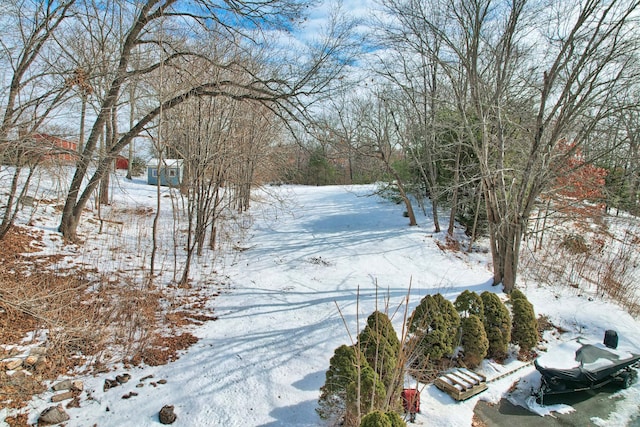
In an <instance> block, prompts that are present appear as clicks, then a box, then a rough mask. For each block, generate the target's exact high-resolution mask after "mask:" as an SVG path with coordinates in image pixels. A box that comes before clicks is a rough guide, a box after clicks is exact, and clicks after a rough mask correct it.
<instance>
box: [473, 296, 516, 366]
mask: <svg viewBox="0 0 640 427" xmlns="http://www.w3.org/2000/svg"><path fill="white" fill-rule="evenodd" d="M480 297H481V298H482V304H483V307H484V330H485V332H486V334H487V338H488V339H489V350H488V352H487V356H489V357H494V358H497V359H502V358H504V357H506V355H507V347H508V345H509V342H510V341H511V317H510V316H509V310H508V309H507V307H505V305H504V304H503V303H502V301H501V300H500V297H498V295H496V294H494V293H493V292H488V291H485V292H483V293H482V294H481V295H480Z"/></svg>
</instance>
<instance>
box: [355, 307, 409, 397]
mask: <svg viewBox="0 0 640 427" xmlns="http://www.w3.org/2000/svg"><path fill="white" fill-rule="evenodd" d="M358 341H359V342H360V351H362V353H363V354H364V355H365V356H366V358H367V362H369V365H370V366H371V367H372V368H373V369H374V371H375V372H376V374H378V377H379V378H380V380H381V381H382V383H383V384H384V385H385V387H387V389H389V387H390V386H391V385H392V384H393V383H394V382H395V383H397V384H398V386H400V385H401V382H400V381H398V378H402V372H398V357H399V352H400V340H399V339H398V335H397V334H396V331H395V329H393V325H392V324H391V320H389V317H387V315H386V314H384V313H381V312H379V311H375V312H373V313H372V314H371V315H370V316H369V318H368V319H367V326H365V328H364V329H363V330H362V332H361V333H360V335H359V336H358Z"/></svg>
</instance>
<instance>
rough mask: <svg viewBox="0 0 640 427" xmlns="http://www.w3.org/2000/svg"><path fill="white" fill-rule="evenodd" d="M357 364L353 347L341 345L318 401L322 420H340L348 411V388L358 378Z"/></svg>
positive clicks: (326, 376)
mask: <svg viewBox="0 0 640 427" xmlns="http://www.w3.org/2000/svg"><path fill="white" fill-rule="evenodd" d="M357 364H358V362H357V359H356V352H355V350H354V348H353V347H350V346H347V345H341V346H340V347H338V348H337V349H336V350H335V351H334V353H333V357H331V360H330V361H329V370H327V373H326V374H325V383H324V385H323V386H322V387H321V388H320V398H319V399H318V409H317V412H318V415H320V417H321V418H322V419H331V420H333V419H339V418H340V417H341V416H342V415H343V414H344V412H345V411H346V409H347V388H348V387H349V384H350V383H351V382H353V381H355V380H356V379H357V378H358V368H357Z"/></svg>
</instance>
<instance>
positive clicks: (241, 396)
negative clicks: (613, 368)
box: [0, 180, 640, 427]
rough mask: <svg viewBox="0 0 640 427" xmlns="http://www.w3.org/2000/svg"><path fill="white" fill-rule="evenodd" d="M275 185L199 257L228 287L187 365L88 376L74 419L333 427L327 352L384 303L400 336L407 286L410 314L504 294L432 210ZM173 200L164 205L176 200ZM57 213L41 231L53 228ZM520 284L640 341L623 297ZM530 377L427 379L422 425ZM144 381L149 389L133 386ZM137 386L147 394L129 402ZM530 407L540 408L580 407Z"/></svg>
mask: <svg viewBox="0 0 640 427" xmlns="http://www.w3.org/2000/svg"><path fill="white" fill-rule="evenodd" d="M267 190H268V191H266V192H261V193H260V197H259V199H258V200H259V201H256V202H254V204H253V208H252V210H251V212H250V215H248V216H247V217H245V218H244V219H243V221H244V225H246V226H248V228H247V229H246V230H245V232H244V233H242V236H241V235H240V233H238V234H237V236H236V237H237V241H235V242H234V244H233V246H235V250H233V249H232V248H231V247H230V248H229V250H228V252H227V253H226V254H225V256H218V257H217V258H216V259H215V260H211V259H207V260H200V261H199V265H198V267H197V268H195V269H194V271H195V275H194V276H193V277H194V283H196V284H198V283H200V284H205V283H206V284H211V283H215V284H216V286H211V292H212V293H214V292H215V293H218V292H220V291H221V290H222V292H221V293H220V295H219V296H217V297H215V298H213V299H211V300H210V302H209V308H210V309H211V310H212V314H213V315H215V316H218V320H217V321H210V322H206V323H204V324H203V325H201V326H198V327H195V329H194V330H193V333H194V335H196V336H197V337H198V338H199V341H198V343H197V344H195V345H194V346H193V347H191V348H190V349H188V350H187V351H186V352H184V353H183V354H181V356H180V358H179V359H178V360H177V361H175V362H173V363H170V364H168V365H164V366H157V367H143V368H133V369H129V370H126V372H129V373H130V374H131V376H132V379H131V381H129V382H128V383H126V384H124V385H122V386H120V387H117V388H114V389H109V390H106V391H104V390H103V384H104V382H105V379H106V378H112V377H113V376H114V375H115V373H120V372H125V370H124V369H123V368H119V369H117V370H115V371H112V372H110V373H105V374H101V375H98V376H87V377H85V378H81V379H83V380H84V381H85V393H83V395H82V400H81V404H80V408H71V409H68V410H67V412H68V413H69V415H70V416H71V420H70V421H69V422H68V423H67V425H68V426H89V425H97V426H100V427H106V426H152V425H158V424H159V421H158V412H159V410H160V408H162V407H163V406H164V405H173V406H174V408H175V412H176V414H177V417H178V418H177V422H176V424H175V425H182V426H227V427H234V426H242V427H245V426H264V427H266V426H272V427H275V426H322V425H323V423H322V421H321V420H320V419H319V418H318V416H317V415H316V413H315V407H316V402H317V398H318V395H319V388H320V386H322V384H323V383H324V375H325V371H326V370H327V368H328V366H329V359H330V358H331V356H332V355H333V351H334V349H335V348H336V347H338V346H339V345H341V344H345V343H347V344H348V343H350V337H355V335H356V334H357V332H358V329H359V325H360V326H361V325H362V324H363V323H364V321H365V320H366V317H367V316H368V315H369V314H370V313H371V312H372V311H373V310H376V309H379V310H384V309H385V307H388V310H389V312H390V313H391V314H392V315H393V314H394V313H395V315H393V322H394V324H395V325H396V327H397V330H398V331H400V328H401V325H402V314H403V310H404V307H403V302H404V300H405V297H406V296H407V295H408V294H409V295H410V305H409V309H413V307H414V306H415V305H417V304H418V302H419V301H420V299H421V298H422V297H423V296H424V295H426V294H429V293H436V292H440V293H442V294H443V295H444V296H445V297H446V298H449V299H451V300H453V299H455V297H456V296H457V295H458V294H459V293H460V292H462V291H463V290H465V289H469V290H472V291H475V292H478V293H481V292H483V291H485V290H490V291H494V292H498V293H500V292H499V289H497V288H495V287H492V286H491V285H490V283H491V272H490V269H489V266H488V262H490V256H489V254H488V253H486V252H484V253H483V252H481V251H476V252H473V253H471V254H464V253H460V252H452V251H448V252H445V251H443V250H441V249H440V248H439V247H438V245H437V244H436V242H437V241H438V240H441V239H443V235H441V234H440V235H437V234H434V233H433V224H431V223H430V222H429V219H428V218H425V217H422V218H419V222H420V226H418V227H409V226H408V221H407V219H406V218H404V217H403V215H402V213H403V208H402V206H401V205H396V204H393V203H391V202H389V201H387V200H385V199H382V198H380V197H379V196H375V195H372V194H373V192H374V190H375V187H373V186H354V187H338V186H335V187H301V186H281V187H269V188H268V189H267ZM114 191H115V192H116V194H115V195H114V199H115V200H116V201H117V203H116V205H118V206H119V208H120V209H122V208H123V206H125V205H128V206H131V207H132V208H135V207H141V206H151V207H152V206H154V205H155V188H154V187H152V186H148V185H146V184H145V183H144V182H142V181H141V180H136V181H133V182H128V181H122V182H120V183H119V184H118V186H115V187H114ZM274 196H277V197H278V199H279V200H280V201H279V202H276V201H274V200H275V199H274ZM168 205H169V203H168V202H163V206H165V209H168V208H169V206H168ZM168 217H169V218H170V214H169V215H168ZM57 220H59V218H53V219H51V220H50V221H52V222H50V223H48V224H46V223H42V227H43V228H44V229H48V230H50V231H53V230H55V226H56V225H57V224H56V223H55V221H57ZM127 224H128V223H127ZM127 224H125V226H123V227H122V228H121V229H120V230H119V231H118V232H117V233H116V232H114V234H117V235H118V236H116V237H114V236H112V237H111V239H118V242H117V243H118V245H119V247H121V248H123V247H125V246H126V245H130V246H131V248H133V247H135V249H128V250H131V251H133V252H134V256H133V257H132V258H133V260H132V261H131V263H132V265H131V268H132V270H133V269H134V268H135V263H136V262H138V261H140V260H142V261H144V260H145V259H146V257H147V256H148V253H149V251H148V250H146V249H144V250H143V249H141V248H140V247H139V246H140V245H141V244H148V239H145V238H144V237H142V238H141V237H139V236H138V235H139V229H138V230H137V231H136V233H138V235H136V236H134V235H131V236H128V235H127V233H128V231H127ZM107 234H108V233H107ZM167 234H169V233H167ZM101 236H102V235H101ZM102 238H103V237H100V236H97V237H95V240H94V239H93V237H92V240H91V241H88V242H87V243H86V244H85V246H86V247H85V248H77V249H76V251H82V256H78V253H75V254H71V256H70V257H69V258H68V259H67V260H66V261H62V262H68V263H72V262H74V261H73V260H74V259H75V262H77V261H78V260H79V259H80V260H82V261H83V262H85V263H88V264H95V265H96V266H97V267H98V268H99V269H101V270H102V269H104V270H105V271H108V270H109V268H113V266H110V265H109V261H108V260H105V259H104V258H103V259H101V260H93V259H91V256H92V255H91V253H96V251H93V252H92V250H90V249H91V247H94V248H95V247H100V246H101V245H104V243H103V242H102V243H101V241H100V239H102ZM52 247H53V246H52ZM238 249H241V250H238ZM121 250H122V249H121ZM103 254H104V253H103ZM169 258H170V257H168V256H167V258H166V259H167V261H166V262H167V264H171V262H170V261H169ZM136 259H138V261H136ZM121 267H122V266H119V268H121ZM166 270H167V271H170V266H169V265H167V268H166ZM167 271H165V272H164V274H168V273H167ZM214 271H215V273H213V272H214ZM522 286H523V290H524V292H525V293H526V295H527V296H528V297H529V299H530V300H531V302H532V303H533V304H534V307H535V309H536V313H537V314H545V315H547V316H549V318H550V319H551V320H552V321H553V322H554V323H555V324H556V325H559V326H562V327H564V328H565V329H567V330H569V332H568V333H567V334H565V335H564V336H562V338H561V339H562V340H568V339H571V338H574V337H576V336H584V337H587V338H590V339H593V340H596V341H600V340H601V339H602V336H603V335H604V331H605V330H606V329H616V330H617V331H618V334H619V336H620V345H621V347H629V348H631V349H634V348H635V349H636V351H637V350H638V349H640V327H639V326H640V323H639V322H638V321H636V320H634V319H633V318H631V317H630V316H629V315H628V314H626V313H625V312H624V311H623V310H621V309H619V308H618V307H616V306H615V305H613V304H610V303H607V302H605V301H602V300H600V299H597V298H592V299H589V298H587V296H585V295H579V294H578V293H577V292H576V291H575V290H573V289H570V288H566V287H561V286H558V287H544V286H538V285H537V284H535V283H522ZM340 313H342V316H343V317H341V314H340ZM343 319H344V321H343ZM345 323H346V327H345ZM547 338H548V339H549V340H550V342H549V344H548V346H549V347H550V348H553V346H554V345H556V344H557V343H558V342H560V340H559V338H558V337H557V336H554V337H551V336H547ZM521 365H522V363H521V362H518V361H509V362H508V363H507V364H505V365H499V364H496V363H492V362H486V363H485V364H484V365H483V366H482V369H483V371H484V373H485V374H486V375H487V377H488V378H489V379H491V378H494V377H496V376H498V375H500V374H501V373H503V372H507V371H509V370H511V369H515V368H517V367H519V366H521ZM149 376H152V377H149ZM520 377H521V378H522V381H521V384H520V386H519V387H517V388H516V389H515V390H513V391H512V392H511V393H510V394H509V398H510V399H511V400H512V401H514V402H515V403H516V404H521V405H525V404H526V401H527V398H528V397H529V396H528V392H529V391H530V389H531V386H535V385H536V381H538V382H539V375H538V374H537V372H536V371H535V369H534V368H533V367H531V366H528V367H524V368H523V369H521V370H519V371H517V372H516V373H514V374H513V375H510V376H507V377H506V378H504V379H501V380H498V381H495V382H492V383H491V384H490V386H489V389H488V390H487V391H485V392H484V393H482V394H480V395H478V396H476V397H473V398H471V399H469V400H467V401H465V402H462V403H457V402H454V401H453V400H452V399H451V398H450V397H448V396H447V395H445V394H443V393H442V392H440V391H439V390H438V389H436V388H435V387H434V386H432V385H428V386H425V388H424V389H423V391H422V402H421V409H422V413H421V414H419V415H418V422H422V423H423V424H425V425H432V426H470V425H471V420H472V417H473V408H474V406H475V404H476V403H477V401H478V399H483V400H488V401H492V402H497V401H499V400H500V399H501V398H502V397H505V395H506V394H507V392H508V390H509V389H510V388H511V386H512V385H513V383H514V382H515V381H516V380H517V379H518V378H520ZM76 378H77V377H74V379H76ZM159 380H166V383H165V384H162V382H160V383H158V381H159ZM152 382H153V383H154V384H155V386H154V384H151V383H152ZM139 383H143V384H145V386H144V387H136V385H138V384H139ZM130 392H135V393H137V395H135V396H133V397H130V398H129V399H123V398H122V396H123V395H125V394H128V393H130ZM620 393H623V394H624V395H625V396H626V397H627V398H626V399H624V400H623V401H622V402H618V403H615V404H616V405H618V407H616V409H615V411H614V412H616V415H615V417H616V418H615V419H610V420H594V424H597V425H610V426H614V425H625V423H626V422H627V421H628V420H629V419H631V417H633V416H634V415H636V416H637V414H638V412H640V409H639V408H638V403H637V402H640V385H639V384H635V385H634V386H633V387H631V388H630V389H627V390H624V391H621V392H620ZM51 394H52V393H45V394H43V395H41V396H38V397H37V398H35V399H33V401H32V402H31V404H30V418H29V421H30V422H33V423H35V421H36V419H37V416H38V414H39V413H40V411H42V410H43V409H44V408H46V407H48V406H51V403H50V401H49V399H50V397H51ZM89 396H90V398H89ZM533 409H537V410H538V412H540V413H542V414H546V413H549V412H550V411H551V410H563V411H570V410H571V408H567V407H562V406H559V407H555V408H549V407H545V408H543V409H540V408H533ZM6 415H7V412H6V411H4V412H3V410H1V409H0V426H3V425H6V424H5V423H3V422H2V420H3V419H4V416H6Z"/></svg>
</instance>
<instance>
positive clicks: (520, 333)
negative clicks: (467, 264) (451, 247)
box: [317, 290, 539, 427]
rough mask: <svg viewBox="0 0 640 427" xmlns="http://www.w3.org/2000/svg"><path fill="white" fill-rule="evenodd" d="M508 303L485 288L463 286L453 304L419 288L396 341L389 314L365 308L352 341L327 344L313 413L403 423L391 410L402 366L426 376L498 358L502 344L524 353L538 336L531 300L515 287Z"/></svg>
mask: <svg viewBox="0 0 640 427" xmlns="http://www.w3.org/2000/svg"><path fill="white" fill-rule="evenodd" d="M509 305H510V306H511V310H509V309H508V308H507V306H506V305H505V304H504V303H503V302H502V300H501V299H500V297H499V296H498V295H496V294H494V293H492V292H487V291H485V292H483V293H482V294H481V295H478V294H477V293H475V292H471V291H468V290H465V291H464V292H462V293H461V294H460V295H458V297H457V298H456V300H455V301H454V302H453V303H452V302H451V301H449V300H447V299H445V298H444V297H443V296H442V295H441V294H435V295H427V296H425V297H424V298H422V300H421V301H420V304H418V306H417V307H416V308H415V309H414V311H413V313H412V314H411V315H410V316H409V320H408V321H407V333H406V336H405V337H403V339H402V341H401V340H400V339H399V338H398V334H397V333H396V331H395V329H394V328H393V325H392V323H391V320H390V319H389V317H388V316H387V315H386V314H384V313H382V312H379V311H375V312H373V313H372V314H371V315H370V316H369V317H368V319H367V324H366V326H365V327H364V329H363V330H362V331H361V332H360V333H359V335H358V341H357V343H356V344H354V345H351V346H347V345H341V346H340V347H338V348H337V349H336V350H335V352H334V355H333V357H332V358H331V360H330V362H329V369H328V370H327V372H326V377H325V384H324V385H323V386H322V387H321V388H320V398H319V400H318V408H317V412H318V414H319V415H320V417H321V418H323V419H326V420H329V421H331V422H334V423H342V424H343V425H344V426H347V427H349V426H351V427H373V426H377V427H379V426H389V427H400V426H405V425H406V424H405V422H404V421H403V419H402V417H401V416H400V415H399V412H400V411H401V410H402V405H401V399H400V395H401V392H402V388H403V384H404V379H405V373H407V372H409V373H410V374H411V375H413V376H414V377H416V378H417V379H419V380H423V381H427V380H428V379H433V378H434V377H435V376H437V375H438V374H439V372H440V369H443V368H447V367H451V366H453V365H454V364H456V363H457V364H459V365H463V366H466V367H468V368H474V367H477V366H478V365H479V364H480V363H481V362H482V360H484V359H485V358H493V359H495V360H498V361H501V360H503V359H504V358H506V357H507V354H508V346H509V344H510V343H511V344H513V345H515V346H517V347H519V352H520V353H519V354H520V355H521V356H524V357H527V356H528V355H530V353H531V351H532V349H533V348H534V347H535V345H536V344H537V343H538V341H539V335H538V327H537V326H538V325H537V320H536V316H535V313H534V310H533V306H532V305H531V303H530V302H529V301H528V300H527V298H526V296H525V295H524V294H523V293H522V292H520V291H519V290H514V291H513V292H512V293H511V294H510V299H509ZM514 348H516V347H514Z"/></svg>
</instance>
